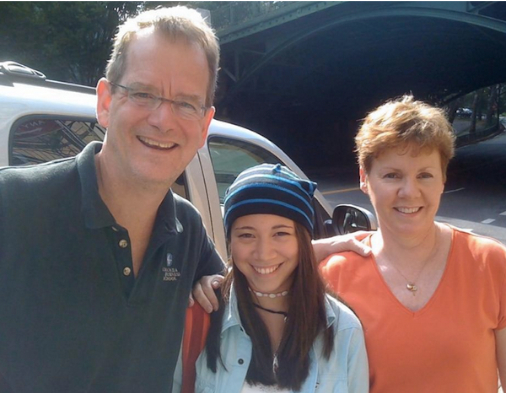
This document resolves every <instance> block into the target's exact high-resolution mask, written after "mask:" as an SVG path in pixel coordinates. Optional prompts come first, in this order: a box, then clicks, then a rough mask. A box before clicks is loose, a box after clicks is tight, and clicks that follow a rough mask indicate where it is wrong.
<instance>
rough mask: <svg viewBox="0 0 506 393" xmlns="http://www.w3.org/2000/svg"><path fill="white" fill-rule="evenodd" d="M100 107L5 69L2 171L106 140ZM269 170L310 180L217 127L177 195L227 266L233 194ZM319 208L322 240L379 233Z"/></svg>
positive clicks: (355, 214) (345, 214)
mask: <svg viewBox="0 0 506 393" xmlns="http://www.w3.org/2000/svg"><path fill="white" fill-rule="evenodd" d="M95 105H96V97H95V89H94V88H90V87H85V86H79V85H72V84H66V83H61V82H55V81H49V80H46V78H45V76H44V75H43V74H42V73H40V72H38V71H35V70H33V69H30V68H28V67H25V66H23V65H21V64H18V63H14V62H5V63H0V166H8V165H28V164H37V163H42V162H46V161H51V160H55V159H59V158H64V157H69V156H73V155H75V154H77V153H79V152H80V151H81V150H82V149H83V147H84V146H85V145H86V144H87V143H89V142H91V141H94V140H103V139H104V135H105V130H104V129H103V128H102V127H100V126H99V125H98V124H97V120H96V117H95ZM265 162H266V163H281V164H282V165H285V166H287V167H288V168H290V169H291V170H292V171H294V172H295V173H297V174H298V175H299V176H301V177H304V178H307V177H306V176H305V175H304V173H303V172H302V171H301V170H300V168H299V167H298V166H297V165H296V164H295V163H294V162H293V161H292V160H291V159H290V158H289V157H288V156H287V155H286V154H285V153H284V152H283V151H282V150H281V149H279V148H278V147H277V146H276V145H274V144H273V143H272V142H270V141H269V140H267V139H266V138H264V137H262V136H260V135H258V134H256V133H255V132H252V131H249V130H247V129H245V128H242V127H238V126H236V125H233V124H229V123H225V122H222V121H218V120H213V121H212V123H211V126H210V128H209V135H208V137H207V141H206V143H205V145H204V146H203V147H202V148H201V149H200V150H199V151H198V153H197V155H196V156H195V157H194V159H193V160H192V162H191V163H190V165H189V166H188V167H187V168H186V170H185V172H184V173H183V175H181V177H180V178H179V179H178V181H177V182H176V184H175V185H174V187H173V190H174V192H177V193H178V194H180V195H182V196H184V197H185V198H187V199H188V200H190V201H191V202H192V203H193V204H194V205H195V206H196V207H197V209H198V210H199V211H200V213H201V214H202V218H203V221H204V224H205V226H206V229H207V231H208V233H209V236H210V237H211V238H212V239H213V240H214V242H215V244H216V248H217V250H218V252H219V253H220V254H221V256H222V257H223V258H226V257H227V247H226V240H225V232H224V226H223V219H222V208H223V197H224V194H225V190H226V189H227V188H228V186H229V185H230V184H231V183H232V182H233V181H234V179H235V178H236V176H237V175H238V174H239V173H240V172H242V171H243V170H244V169H246V168H249V167H251V166H254V165H257V164H261V163H265ZM314 208H315V212H316V217H315V220H316V222H315V233H314V237H315V238H321V237H327V236H331V235H334V234H336V233H345V232H351V231H354V230H357V229H370V227H371V225H372V226H373V227H374V226H375V221H374V217H373V216H372V215H371V214H370V213H369V212H367V211H363V210H362V209H359V208H355V207H350V206H342V207H340V208H338V209H336V210H335V212H334V213H335V217H336V218H338V221H339V224H338V223H337V222H334V223H333V222H332V219H331V218H332V214H333V212H332V209H331V207H330V206H329V204H328V202H327V201H326V200H325V198H324V197H323V196H322V195H321V193H320V192H319V191H316V193H315V199H314ZM361 212H362V214H361ZM362 216H364V217H362ZM350 218H352V221H351V222H348V221H349V219H350ZM335 221H336V220H335Z"/></svg>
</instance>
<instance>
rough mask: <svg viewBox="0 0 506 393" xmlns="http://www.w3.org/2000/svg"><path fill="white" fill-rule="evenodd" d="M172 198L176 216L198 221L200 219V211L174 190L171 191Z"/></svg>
mask: <svg viewBox="0 0 506 393" xmlns="http://www.w3.org/2000/svg"><path fill="white" fill-rule="evenodd" d="M172 198H173V200H174V207H175V209H176V215H177V217H178V218H180V219H181V218H188V219H190V220H197V221H199V222H201V221H202V218H201V216H200V212H199V211H198V210H197V208H196V207H195V206H193V204H192V203H191V202H190V201H189V200H188V199H186V198H183V197H182V196H180V195H178V194H176V193H174V192H173V193H172Z"/></svg>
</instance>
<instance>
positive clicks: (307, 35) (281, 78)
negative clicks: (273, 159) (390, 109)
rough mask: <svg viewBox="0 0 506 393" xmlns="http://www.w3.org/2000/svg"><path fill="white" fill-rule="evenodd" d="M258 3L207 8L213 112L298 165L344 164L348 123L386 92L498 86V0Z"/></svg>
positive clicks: (504, 78)
mask: <svg viewBox="0 0 506 393" xmlns="http://www.w3.org/2000/svg"><path fill="white" fill-rule="evenodd" d="M251 3H253V2H251ZM257 7H258V12H255V10H254V9H253V10H251V9H250V10H249V13H248V15H245V16H241V15H238V10H239V9H238V8H237V7H233V6H230V5H225V7H224V8H220V9H218V10H216V11H213V12H212V14H211V16H212V23H213V26H214V28H215V29H216V30H217V33H218V36H219V37H220V42H221V50H222V62H221V71H220V79H219V84H220V86H219V90H218V95H217V108H218V112H217V118H221V119H226V120H228V121H232V122H234V123H237V124H241V125H244V126H246V127H249V128H252V129H255V130H256V131H258V132H260V133H262V134H264V135H266V136H267V137H269V138H270V139H272V140H273V141H274V142H276V143H277V144H278V145H280V146H281V147H282V148H283V149H285V150H286V151H287V152H288V153H289V154H290V155H292V156H294V158H295V160H296V161H297V162H299V163H300V164H301V165H302V166H303V167H312V166H321V165H334V164H338V163H339V161H340V159H341V158H342V159H345V160H349V159H350V158H351V157H352V156H353V155H352V153H351V151H352V136H353V135H354V133H355V131H356V127H357V120H359V119H361V118H363V117H364V115H365V114H366V113H367V112H368V111H369V110H371V109H372V108H374V107H376V106H377V105H378V104H380V103H381V102H383V101H384V100H385V99H388V98H391V97H395V96H398V95H401V94H404V93H409V92H412V93H413V94H414V95H415V97H417V98H419V99H423V100H428V101H430V102H433V103H436V104H439V105H443V104H445V103H447V102H448V101H450V100H452V99H454V98H456V97H459V96H461V95H464V94H466V93H468V92H471V91H473V90H476V89H478V88H480V87H484V86H488V85H492V84H495V83H499V82H506V3H503V2H463V1H462V2H459V1H457V2H416V1H415V2H346V1H345V2H276V3H269V4H267V5H265V4H264V5H261V3H259V4H258V6H257ZM234 12H235V14H234ZM309 147H310V149H309Z"/></svg>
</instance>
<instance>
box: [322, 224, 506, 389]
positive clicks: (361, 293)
mask: <svg viewBox="0 0 506 393" xmlns="http://www.w3.org/2000/svg"><path fill="white" fill-rule="evenodd" d="M452 231H453V234H452V246H451V249H450V253H449V256H448V261H447V265H446V269H445V272H444V274H443V276H442V278H441V282H440V283H439V286H438V288H437V289H436V291H435V293H434V295H433V296H432V298H431V299H430V300H429V302H428V303H427V304H426V305H425V306H424V307H423V308H422V309H420V310H418V311H416V312H413V311H410V310H409V309H407V308H406V307H404V306H403V305H402V304H401V303H400V302H399V301H398V300H397V298H396V297H395V296H394V295H393V293H392V292H391V291H390V288H389V287H388V286H387V284H386V282H385V281H384V279H383V277H382V275H381V273H380V272H379V270H378V268H377V266H376V263H375V260H374V257H372V256H370V257H367V258H364V257H361V256H359V255H357V254H355V253H352V252H345V253H341V254H335V255H332V256H331V257H329V258H327V259H326V260H325V261H324V262H322V264H321V265H320V271H321V273H322V275H323V278H324V280H325V281H326V282H327V283H328V285H329V287H330V289H331V290H333V291H334V292H336V293H337V294H338V295H339V296H341V297H342V298H343V299H344V301H345V302H346V303H347V304H348V305H349V306H350V307H351V308H352V309H353V310H354V311H355V313H356V314H357V315H358V317H359V318H360V320H361V321H362V324H363V326H364V333H365V339H366V346H367V353H368V357H369V370H370V383H371V393H396V392H410V393H434V392H437V393H445V392H448V393H455V392H458V393H467V392H468V393H477V392H480V393H489V392H490V393H497V389H498V381H497V360H496V352H495V336H494V330H496V329H503V328H505V327H506V248H505V247H504V246H503V245H502V244H501V243H499V242H497V241H495V240H493V239H490V238H486V237H482V236H477V235H472V234H469V233H467V232H464V231H461V230H458V229H456V228H453V227H452ZM364 242H368V243H369V244H370V236H369V237H367V238H366V239H364Z"/></svg>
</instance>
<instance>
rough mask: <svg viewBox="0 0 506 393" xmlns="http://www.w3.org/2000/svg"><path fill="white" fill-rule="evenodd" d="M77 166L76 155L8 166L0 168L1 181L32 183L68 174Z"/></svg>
mask: <svg viewBox="0 0 506 393" xmlns="http://www.w3.org/2000/svg"><path fill="white" fill-rule="evenodd" d="M74 168H75V157H69V158H62V159H60V160H55V161H50V162H45V163H42V164H37V165H26V166H6V167H2V168H0V183H14V184H16V183H18V184H24V185H30V184H32V183H38V182H47V181H48V180H50V179H52V178H57V177H60V176H63V175H65V174H68V173H69V172H71V171H72V170H73V169H74Z"/></svg>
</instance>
